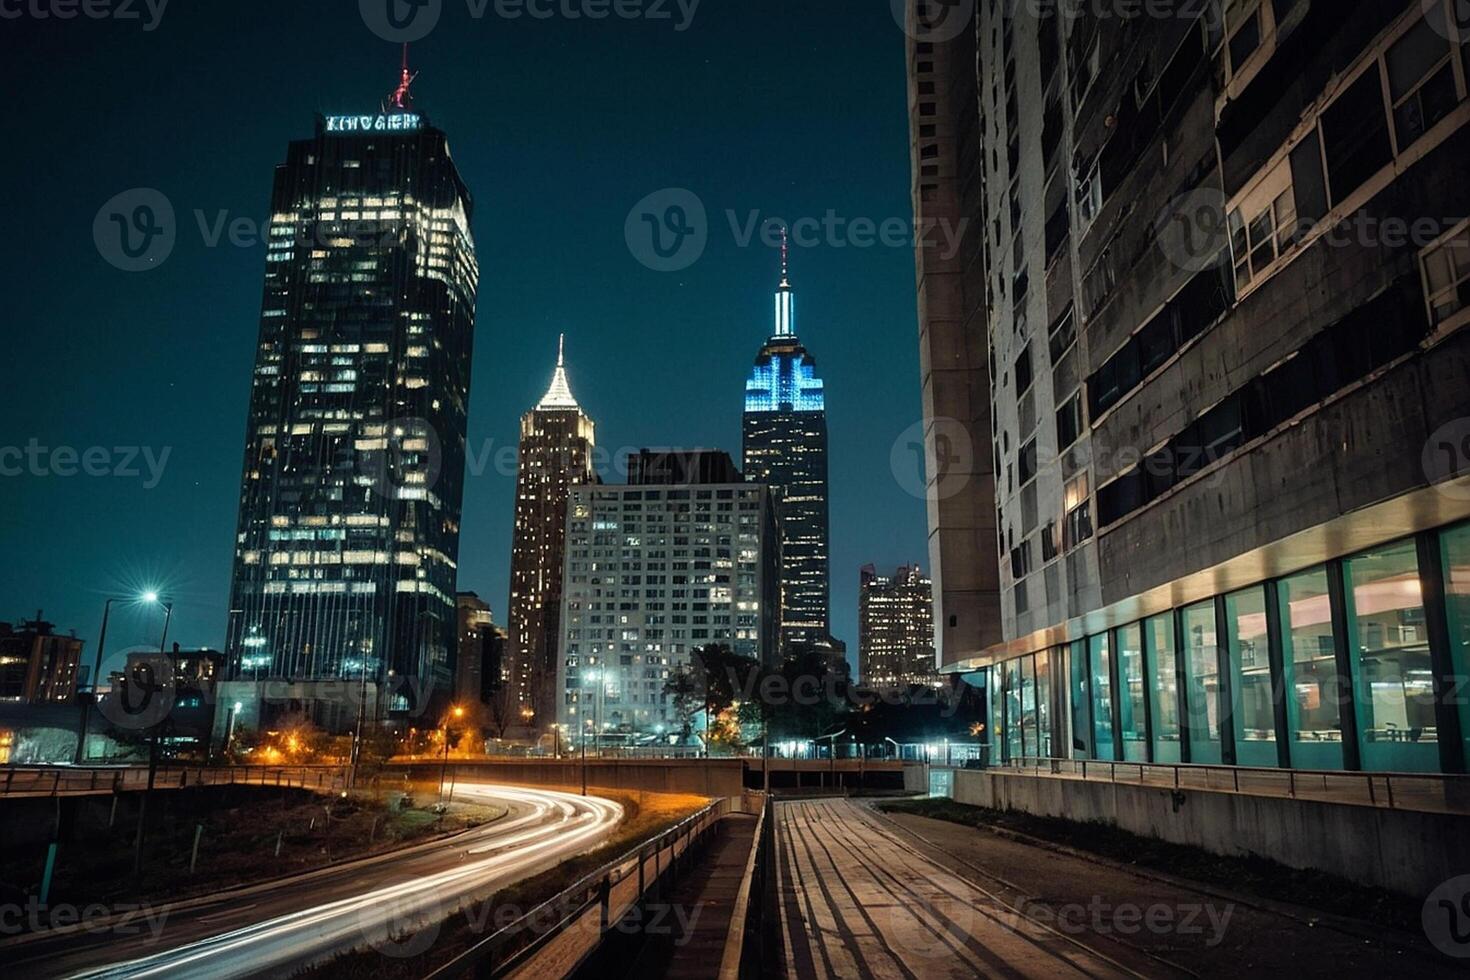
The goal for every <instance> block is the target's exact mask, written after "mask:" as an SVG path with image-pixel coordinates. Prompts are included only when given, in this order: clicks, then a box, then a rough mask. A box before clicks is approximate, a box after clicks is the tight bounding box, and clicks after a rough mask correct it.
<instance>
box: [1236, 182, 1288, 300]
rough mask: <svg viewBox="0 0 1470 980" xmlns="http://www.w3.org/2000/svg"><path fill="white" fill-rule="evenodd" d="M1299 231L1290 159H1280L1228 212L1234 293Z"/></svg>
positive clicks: (1261, 271) (1280, 253)
mask: <svg viewBox="0 0 1470 980" xmlns="http://www.w3.org/2000/svg"><path fill="white" fill-rule="evenodd" d="M1298 230H1299V223H1298V221H1297V213H1296V200H1295V198H1294V197H1293V195H1292V188H1291V161H1290V160H1283V161H1282V162H1281V163H1280V164H1279V165H1278V166H1277V167H1276V168H1275V169H1274V170H1273V171H1271V173H1270V174H1269V175H1268V176H1267V177H1266V178H1265V179H1264V180H1262V181H1261V182H1260V183H1259V184H1258V185H1257V186H1256V187H1255V188H1253V189H1252V190H1251V192H1250V194H1249V195H1248V196H1246V197H1245V198H1244V199H1243V200H1242V201H1241V202H1240V203H1239V204H1238V205H1237V206H1236V207H1235V208H1233V209H1232V210H1231V212H1230V251H1231V253H1232V255H1233V257H1234V261H1235V288H1236V292H1237V294H1239V293H1241V292H1242V291H1243V290H1244V289H1245V287H1246V286H1248V285H1249V284H1250V282H1251V280H1252V279H1255V278H1257V277H1259V276H1261V275H1263V274H1264V273H1265V271H1266V269H1267V268H1268V267H1269V266H1270V265H1271V263H1273V262H1275V261H1276V259H1277V258H1278V257H1280V256H1282V255H1285V254H1286V253H1287V252H1288V251H1289V250H1290V249H1291V247H1292V246H1293V245H1295V244H1296V241H1297V238H1298V237H1299V236H1298V234H1297V232H1298Z"/></svg>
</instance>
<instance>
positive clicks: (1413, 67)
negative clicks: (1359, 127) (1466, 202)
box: [1384, 12, 1459, 153]
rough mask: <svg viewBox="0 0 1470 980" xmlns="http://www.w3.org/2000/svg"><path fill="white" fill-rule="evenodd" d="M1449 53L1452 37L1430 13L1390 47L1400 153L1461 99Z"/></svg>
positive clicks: (1391, 86)
mask: <svg viewBox="0 0 1470 980" xmlns="http://www.w3.org/2000/svg"><path fill="white" fill-rule="evenodd" d="M1441 15H1442V12H1441ZM1441 26H1442V25H1441ZM1450 55H1451V48H1450V42H1449V39H1448V38H1446V37H1445V36H1444V35H1443V34H1441V33H1440V31H1439V30H1438V29H1436V28H1435V27H1433V26H1431V25H1430V23H1429V18H1428V17H1421V18H1420V19H1419V20H1418V22H1416V23H1415V24H1414V26H1413V27H1411V28H1409V30H1408V32H1407V33H1405V34H1404V36H1403V37H1401V38H1399V39H1398V40H1397V41H1396V42H1394V44H1393V46H1392V47H1390V48H1389V49H1388V54H1387V55H1386V56H1385V58H1384V62H1385V64H1386V65H1387V67H1388V92H1389V98H1390V100H1391V101H1392V103H1393V126H1394V136H1395V143H1396V145H1397V147H1398V152H1399V153H1402V152H1404V150H1405V149H1407V148H1408V147H1409V146H1410V145H1411V144H1412V143H1413V142H1414V141H1415V140H1417V139H1418V138H1419V137H1421V136H1423V135H1424V134H1425V133H1426V132H1428V130H1429V128H1430V127H1431V126H1433V125H1434V124H1435V123H1437V122H1439V121H1440V120H1441V119H1443V118H1444V117H1445V116H1447V115H1449V114H1450V110H1452V109H1454V107H1455V104H1456V103H1457V102H1459V95H1458V93H1457V92H1456V91H1455V69H1454V61H1453V60H1452V59H1451V57H1450Z"/></svg>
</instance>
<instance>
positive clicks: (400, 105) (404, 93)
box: [384, 41, 419, 111]
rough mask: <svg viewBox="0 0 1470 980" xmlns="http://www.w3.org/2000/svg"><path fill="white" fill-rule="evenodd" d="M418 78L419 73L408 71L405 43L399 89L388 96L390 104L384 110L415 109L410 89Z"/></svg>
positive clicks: (399, 75)
mask: <svg viewBox="0 0 1470 980" xmlns="http://www.w3.org/2000/svg"><path fill="white" fill-rule="evenodd" d="M418 77H419V74H418V72H412V73H410V72H409V70H408V42H407V41H405V42H404V43H403V61H402V64H401V66H400V68H399V70H398V87H397V88H395V89H394V90H393V94H392V95H390V96H388V104H387V105H386V106H384V109H399V110H403V111H407V110H409V109H411V108H413V96H412V95H410V94H409V91H408V87H409V86H410V85H412V84H413V80H414V79H415V78H418Z"/></svg>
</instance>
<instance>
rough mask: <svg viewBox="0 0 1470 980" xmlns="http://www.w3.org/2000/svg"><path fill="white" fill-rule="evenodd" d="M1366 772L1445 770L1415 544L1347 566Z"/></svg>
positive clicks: (1373, 554)
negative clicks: (1440, 767) (1441, 752)
mask: <svg viewBox="0 0 1470 980" xmlns="http://www.w3.org/2000/svg"><path fill="white" fill-rule="evenodd" d="M1343 567H1344V571H1343V574H1344V576H1345V582H1344V585H1345V587H1346V590H1347V600H1348V606H1349V613H1348V624H1349V626H1350V631H1349V633H1348V636H1349V638H1350V640H1351V644H1352V649H1353V650H1354V651H1355V658H1356V660H1357V663H1356V673H1355V676H1354V678H1353V680H1354V684H1355V688H1356V701H1357V712H1358V733H1359V738H1360V740H1361V742H1362V754H1363V768H1364V769H1376V770H1388V771H1428V772H1432V771H1435V770H1437V769H1439V747H1438V743H1437V739H1438V733H1437V731H1436V729H1435V725H1434V688H1433V680H1432V676H1431V674H1430V670H1429V639H1428V636H1427V633H1426V630H1425V623H1424V606H1423V600H1422V599H1421V597H1420V590H1419V560H1418V552H1417V551H1416V549H1415V547H1414V542H1413V541H1412V540H1409V541H1400V542H1397V543H1395V544H1390V545H1385V546H1383V547H1381V548H1375V549H1374V550H1372V551H1368V552H1364V553H1363V554H1361V555H1358V556H1356V557H1354V558H1351V559H1349V560H1348V561H1347V562H1345V563H1344V566H1343Z"/></svg>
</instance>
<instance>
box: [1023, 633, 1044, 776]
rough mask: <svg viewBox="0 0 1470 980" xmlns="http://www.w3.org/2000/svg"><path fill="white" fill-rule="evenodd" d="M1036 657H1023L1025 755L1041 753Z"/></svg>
mask: <svg viewBox="0 0 1470 980" xmlns="http://www.w3.org/2000/svg"><path fill="white" fill-rule="evenodd" d="M1036 731H1037V719H1036V658H1035V657H1022V658H1021V751H1022V754H1024V755H1040V754H1041V753H1040V752H1038V751H1037V750H1036V747H1037V741H1036Z"/></svg>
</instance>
